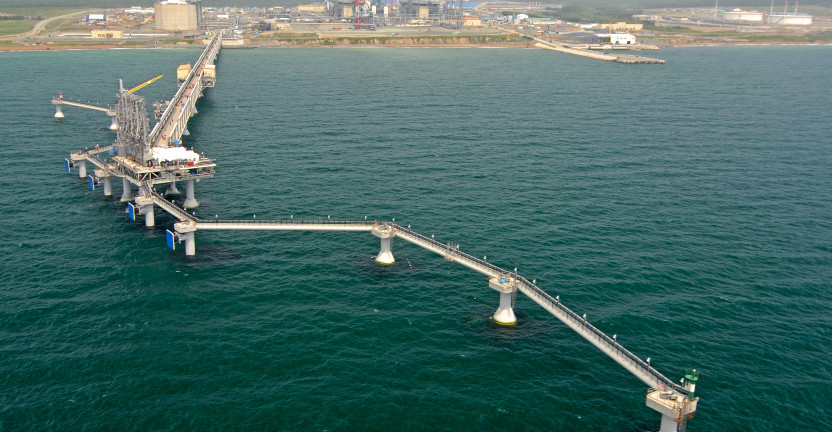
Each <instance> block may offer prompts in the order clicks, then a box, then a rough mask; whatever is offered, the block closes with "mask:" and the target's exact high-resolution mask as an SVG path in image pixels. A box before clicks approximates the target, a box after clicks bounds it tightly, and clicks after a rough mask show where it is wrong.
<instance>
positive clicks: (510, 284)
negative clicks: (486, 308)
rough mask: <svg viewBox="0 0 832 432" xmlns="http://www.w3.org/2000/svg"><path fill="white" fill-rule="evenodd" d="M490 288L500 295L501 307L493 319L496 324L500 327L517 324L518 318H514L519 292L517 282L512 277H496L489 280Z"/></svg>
mask: <svg viewBox="0 0 832 432" xmlns="http://www.w3.org/2000/svg"><path fill="white" fill-rule="evenodd" d="M488 286H489V287H490V288H492V289H495V290H497V291H498V292H499V293H500V306H499V307H498V308H497V311H496V312H494V316H492V317H491V319H492V320H494V322H495V323H497V324H500V325H514V324H517V317H516V316H514V305H513V304H512V303H514V295H515V293H516V292H517V280H515V279H514V278H510V277H503V276H500V277H496V278H493V279H489V280H488Z"/></svg>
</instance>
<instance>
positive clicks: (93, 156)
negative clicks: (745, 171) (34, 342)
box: [53, 34, 699, 432]
mask: <svg viewBox="0 0 832 432" xmlns="http://www.w3.org/2000/svg"><path fill="white" fill-rule="evenodd" d="M544 45H545V44H544ZM221 46H222V37H221V35H220V34H217V35H215V36H214V37H213V38H212V39H211V40H210V41H209V42H208V46H207V47H206V48H205V51H203V53H202V55H201V56H200V57H199V59H198V60H197V62H196V63H195V64H194V66H193V67H187V68H183V66H188V65H183V66H180V70H182V71H183V72H182V75H181V76H180V77H178V78H179V82H180V84H179V89H178V91H177V92H176V95H175V96H174V97H173V98H172V99H171V100H170V101H169V102H168V103H167V104H166V106H165V108H164V112H163V114H162V115H161V116H160V119H159V121H158V123H156V125H155V126H154V127H153V128H152V129H151V128H150V126H149V119H148V113H147V107H146V104H145V101H144V98H142V97H140V96H137V95H134V94H132V93H130V92H129V91H127V90H125V89H124V88H123V86H122V85H121V83H120V84H119V92H118V93H117V97H119V102H118V105H117V107H116V108H115V114H116V115H115V117H116V118H117V125H118V127H117V132H118V137H117V139H116V141H115V142H114V144H113V145H109V146H103V147H99V146H96V147H95V148H94V149H92V150H85V151H79V152H72V153H71V154H70V157H69V158H67V159H65V162H66V170H67V171H70V170H71V169H72V168H77V169H78V173H79V177H81V178H86V179H87V181H88V184H89V188H90V189H92V190H95V189H96V187H99V186H101V185H103V189H104V195H105V196H111V195H112V186H111V184H110V179H111V178H114V177H115V178H121V179H122V187H123V189H122V196H121V201H122V202H125V203H126V204H127V210H128V216H129V217H130V219H132V220H137V219H139V218H140V217H141V216H142V215H143V216H144V224H145V226H147V227H153V226H155V223H156V221H155V216H154V215H155V211H156V209H157V208H158V209H161V210H162V211H164V212H167V213H168V214H170V215H172V216H173V218H174V219H175V220H176V222H174V224H173V227H172V228H173V229H172V230H171V229H168V230H166V232H165V242H166V244H167V246H168V247H169V248H170V249H171V250H173V251H176V249H177V245H181V244H183V243H184V249H185V255H186V256H195V255H196V233H197V232H199V231H216V230H226V231H238V230H247V231H320V232H332V231H346V232H355V233H369V234H371V235H373V236H375V237H376V238H378V239H379V241H380V250H379V253H378V255H376V258H375V261H376V262H377V263H378V264H380V265H393V264H394V263H395V262H396V260H395V257H394V254H393V248H392V246H393V240H394V239H400V240H403V241H404V242H407V243H409V244H412V245H415V246H417V247H421V248H423V249H425V250H428V251H431V252H433V253H435V254H437V255H439V256H441V257H442V258H444V259H445V260H447V261H450V262H453V263H456V264H459V265H462V266H463V267H466V268H468V269H471V270H473V271H475V272H477V273H479V274H481V275H482V276H484V280H483V285H486V284H487V286H488V287H489V288H490V289H493V290H495V291H497V293H498V294H499V304H498V306H497V309H496V311H495V312H494V314H493V315H492V320H493V321H494V322H495V323H496V324H498V325H504V326H511V325H514V324H516V323H517V318H516V316H515V313H514V308H515V301H516V297H517V293H518V292H519V293H522V294H524V295H525V296H526V297H528V298H529V299H531V300H532V301H533V302H534V303H536V304H538V305H539V306H540V307H542V308H543V309H544V310H546V311H547V312H549V313H550V314H551V315H552V316H554V317H555V318H557V319H558V320H560V321H561V322H562V323H564V324H565V325H566V326H567V327H569V328H571V329H572V330H573V331H575V332H576V333H577V334H578V335H580V336H581V337H583V338H584V339H586V340H587V341H589V342H590V343H591V344H592V345H593V346H595V347H596V348H597V349H598V350H600V351H601V352H603V353H604V354H606V355H607V356H608V357H609V358H611V359H612V360H613V361H615V362H616V363H618V364H619V365H621V366H622V367H623V368H624V369H625V370H627V371H628V372H630V373H631V374H632V375H633V376H635V377H636V378H638V379H639V380H641V381H642V382H643V383H644V384H645V385H646V386H647V387H648V392H647V397H646V404H647V406H648V407H649V408H651V409H653V410H655V411H657V412H659V413H660V414H661V432H679V431H680V430H683V429H684V427H685V424H686V422H687V420H688V419H690V418H692V417H693V415H694V413H695V412H696V407H697V403H698V401H699V398H698V397H696V396H695V395H694V391H695V389H696V382H697V380H698V373H697V372H696V370H695V369H693V370H690V371H688V372H687V373H686V374H685V377H684V378H683V380H682V383H681V384H679V383H677V382H675V381H673V380H671V379H669V378H667V377H666V376H664V375H663V374H661V373H660V372H659V371H657V370H656V369H654V368H653V367H652V366H651V365H650V359H649V358H646V359H642V358H641V357H639V356H637V355H635V354H634V353H632V352H631V351H629V350H627V349H626V348H624V347H623V346H622V345H621V344H620V343H618V340H617V335H612V336H609V335H607V334H605V333H604V332H602V331H601V330H600V329H598V328H597V327H595V326H594V325H592V324H591V323H590V322H589V321H588V320H587V318H586V314H584V315H578V314H577V313H575V312H574V311H572V310H571V309H570V308H568V307H567V306H566V305H564V303H563V302H562V301H561V299H560V296H559V295H555V296H552V295H551V294H549V293H547V292H546V291H544V290H543V289H542V288H541V287H539V286H538V285H537V281H536V280H531V281H530V280H528V279H527V278H525V277H523V276H522V275H520V274H519V273H518V272H517V268H516V267H515V268H514V269H513V270H509V269H508V268H503V267H500V266H497V265H495V264H493V263H491V262H487V261H486V260H485V257H483V258H482V259H480V258H477V257H475V256H473V255H471V254H468V253H466V252H464V251H462V250H460V248H459V245H458V244H452V243H447V244H446V243H442V242H441V241H438V240H436V238H435V237H434V236H433V235H431V236H430V237H428V236H425V235H423V234H420V233H418V232H416V231H414V230H412V229H411V228H410V226H403V225H401V224H398V223H396V221H395V219H392V220H390V221H378V220H367V219H366V218H365V219H364V220H331V219H321V220H302V219H294V218H290V219H277V220H263V219H254V218H252V219H220V218H219V217H216V218H214V219H202V218H198V217H196V216H195V215H194V214H193V213H192V212H188V211H187V209H188V208H194V207H196V206H198V205H199V203H198V202H197V200H196V198H195V196H194V182H195V181H197V180H201V179H210V178H212V177H213V176H214V168H215V166H216V163H215V161H214V160H213V159H210V158H207V157H205V156H204V155H201V154H197V153H196V152H194V151H193V150H189V149H187V148H186V147H185V146H184V145H183V144H182V142H181V139H182V137H183V136H187V135H188V130H187V122H188V119H189V118H190V117H191V116H193V115H196V114H197V110H196V102H197V100H198V99H199V97H200V96H201V95H202V90H203V89H204V88H206V87H213V86H214V84H215V80H216V75H215V70H216V69H215V65H214V60H215V58H216V56H217V54H218V53H219V50H220V47H221ZM550 48H552V47H550ZM561 49H563V48H557V49H555V50H561ZM573 51H576V52H573ZM564 52H568V53H569V54H575V55H582V56H585V57H592V58H599V57H596V56H605V55H604V54H600V53H596V52H590V51H586V50H572V49H568V51H564ZM578 53H580V54H578ZM600 59H603V60H609V59H607V58H600ZM618 60H620V59H619V58H616V61H618ZM186 70H187V71H188V72H187V73H185V72H184V71H186ZM53 103H54V101H53ZM63 104H64V102H61V103H60V104H55V106H56V109H57V110H60V107H61V105H63ZM86 163H91V164H93V165H94V166H95V167H96V169H95V170H94V175H87V171H86ZM176 182H184V183H186V185H187V194H186V198H185V200H184V203H183V204H182V205H181V206H180V205H177V204H176V202H175V201H174V200H172V199H170V198H169V195H171V194H176V193H178V190H177V189H176ZM162 185H166V186H167V191H166V192H165V194H163V193H162V192H160V191H158V190H156V188H157V187H159V186H162ZM134 186H135V187H136V188H137V191H136V195H135V196H133V187H134Z"/></svg>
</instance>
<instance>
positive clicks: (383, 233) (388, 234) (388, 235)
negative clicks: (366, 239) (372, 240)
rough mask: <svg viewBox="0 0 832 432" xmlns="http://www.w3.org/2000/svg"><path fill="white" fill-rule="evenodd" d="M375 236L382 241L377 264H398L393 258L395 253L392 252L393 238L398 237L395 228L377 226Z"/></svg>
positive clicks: (374, 231) (374, 229)
mask: <svg viewBox="0 0 832 432" xmlns="http://www.w3.org/2000/svg"><path fill="white" fill-rule="evenodd" d="M373 235H374V236H376V237H378V238H380V239H381V251H380V252H379V253H378V256H377V257H376V262H377V263H379V264H383V265H390V264H393V263H394V262H396V259H395V258H394V257H393V251H392V250H390V247H391V246H392V243H393V237H395V236H396V232H395V231H394V230H393V228H392V227H387V226H377V227H375V228H373Z"/></svg>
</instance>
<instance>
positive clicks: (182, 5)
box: [153, 0, 202, 31]
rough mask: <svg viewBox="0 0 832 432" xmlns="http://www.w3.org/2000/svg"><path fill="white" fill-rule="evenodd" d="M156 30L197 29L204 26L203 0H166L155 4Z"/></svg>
mask: <svg viewBox="0 0 832 432" xmlns="http://www.w3.org/2000/svg"><path fill="white" fill-rule="evenodd" d="M153 9H154V14H155V26H154V27H155V28H156V30H172V31H184V30H196V29H199V28H202V1H201V0H188V1H184V0H164V1H161V2H158V3H156V4H154V5H153Z"/></svg>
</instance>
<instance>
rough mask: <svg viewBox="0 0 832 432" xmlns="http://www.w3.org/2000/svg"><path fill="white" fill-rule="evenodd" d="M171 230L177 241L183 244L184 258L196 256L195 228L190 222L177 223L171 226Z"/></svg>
mask: <svg viewBox="0 0 832 432" xmlns="http://www.w3.org/2000/svg"><path fill="white" fill-rule="evenodd" d="M173 229H174V230H175V231H176V235H178V236H179V239H180V240H183V241H184V242H185V256H194V255H196V238H195V235H194V233H195V232H196V226H194V224H193V223H191V222H177V223H175V224H173Z"/></svg>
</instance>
